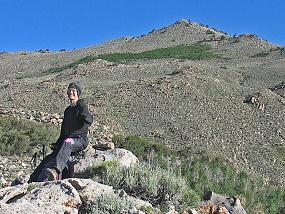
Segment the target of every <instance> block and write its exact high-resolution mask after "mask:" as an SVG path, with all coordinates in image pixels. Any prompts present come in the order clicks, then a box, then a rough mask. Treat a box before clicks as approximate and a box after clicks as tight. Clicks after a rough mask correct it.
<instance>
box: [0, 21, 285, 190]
mask: <svg viewBox="0 0 285 214" xmlns="http://www.w3.org/2000/svg"><path fill="white" fill-rule="evenodd" d="M196 43H198V44H209V45H210V46H211V47H212V51H213V52H214V53H216V54H220V56H221V57H218V58H211V59H203V60H190V59H171V58H169V59H139V60H129V61H122V62H116V63H113V62H107V61H104V60H101V59H97V60H95V59H94V60H93V61H91V62H88V63H81V64H78V65H77V66H74V67H67V68H66V69H63V70H61V71H60V72H55V73H51V72H49V69H50V68H56V67H60V66H62V65H69V64H70V63H72V62H76V60H79V59H82V58H83V57H86V56H90V55H92V56H97V55H98V54H104V53H113V52H118V53H124V52H132V53H140V52H143V51H149V50H153V49H157V48H165V47H173V46H176V45H180V44H196ZM0 58H1V61H0V72H1V77H0V87H1V90H0V97H1V100H2V107H7V108H9V107H16V108H20V107H21V108H26V109H35V110H37V111H47V112H51V113H54V112H57V113H62V111H63V108H64V107H65V106H66V105H67V104H68V103H67V101H66V98H65V97H66V96H65V93H66V92H65V91H66V86H67V84H68V83H69V82H70V81H72V80H74V79H79V80H80V81H81V83H82V85H83V88H84V95H83V96H84V97H85V98H86V99H87V100H88V102H89V103H90V108H91V110H92V112H94V113H95V114H96V119H97V121H99V122H100V124H107V125H109V126H112V128H113V129H114V131H115V132H116V133H123V134H139V135H143V136H147V137H149V138H151V139H154V140H155V141H158V142H161V143H163V144H166V145H169V146H170V147H174V148H177V149H187V150H189V154H191V152H195V151H201V150H209V151H212V152H214V153H218V154H220V155H223V156H225V157H226V158H227V159H228V160H229V161H230V162H233V163H234V164H236V166H238V167H239V168H245V169H247V170H248V171H250V172H252V173H253V174H260V175H262V176H265V177H266V178H268V179H270V180H271V181H273V182H276V183H280V184H284V181H285V180H284V167H285V159H284V158H283V155H284V154H283V151H284V149H285V142H284V139H285V138H284V137H285V129H284V116H285V115H284V103H285V100H284V99H285V98H284V96H281V95H282V93H276V90H272V89H273V88H274V87H275V86H278V85H280V84H281V83H282V81H284V77H285V71H284V65H285V58H284V49H283V48H282V47H279V46H276V45H273V44H270V43H268V42H266V41H263V40H262V39H259V38H258V37H257V36H255V35H241V36H237V37H231V36H228V35H226V34H225V33H222V32H218V31H216V30H214V29H210V28H207V27H204V26H201V25H199V24H196V23H191V22H189V21H186V20H181V21H178V22H177V23H175V24H173V25H170V26H168V27H165V28H163V29H159V30H154V31H152V32H150V33H149V34H147V35H144V36H141V37H132V38H121V39H118V40H114V41H110V42H107V43H105V44H102V45H99V46H94V47H89V48H85V49H79V50H75V51H68V52H54V53H2V54H1V55H0ZM280 90H281V92H282V90H284V88H283V89H282V87H281V89H280ZM280 94H281V95H280ZM252 97H254V99H256V102H251V101H252V99H251V98H252Z"/></svg>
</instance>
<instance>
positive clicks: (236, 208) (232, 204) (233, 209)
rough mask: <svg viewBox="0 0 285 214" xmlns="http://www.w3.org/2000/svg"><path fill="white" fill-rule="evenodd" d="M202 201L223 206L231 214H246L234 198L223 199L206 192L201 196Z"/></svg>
mask: <svg viewBox="0 0 285 214" xmlns="http://www.w3.org/2000/svg"><path fill="white" fill-rule="evenodd" d="M203 200H204V203H208V204H214V205H217V206H223V207H225V208H226V209H227V211H228V212H229V213H231V214H246V212H245V210H244V208H243V207H242V206H241V202H240V200H239V199H238V198H236V197H225V196H222V195H219V194H216V193H214V192H212V191H208V192H206V193H205V195H204V196H203Z"/></svg>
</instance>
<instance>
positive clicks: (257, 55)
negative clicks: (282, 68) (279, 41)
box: [251, 52, 269, 58]
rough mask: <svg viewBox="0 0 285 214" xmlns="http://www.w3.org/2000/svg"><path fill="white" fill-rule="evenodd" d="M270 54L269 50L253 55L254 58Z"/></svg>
mask: <svg viewBox="0 0 285 214" xmlns="http://www.w3.org/2000/svg"><path fill="white" fill-rule="evenodd" d="M268 54H269V52H260V53H257V54H254V55H252V56H251V57H253V58H257V57H266V56H268Z"/></svg>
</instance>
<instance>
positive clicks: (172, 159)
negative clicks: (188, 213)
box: [114, 136, 285, 214]
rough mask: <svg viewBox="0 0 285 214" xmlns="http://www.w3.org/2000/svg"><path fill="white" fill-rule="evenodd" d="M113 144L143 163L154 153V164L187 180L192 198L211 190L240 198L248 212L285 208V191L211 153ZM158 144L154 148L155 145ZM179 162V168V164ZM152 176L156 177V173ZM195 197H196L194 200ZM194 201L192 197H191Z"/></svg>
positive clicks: (141, 141) (132, 141)
mask: <svg viewBox="0 0 285 214" xmlns="http://www.w3.org/2000/svg"><path fill="white" fill-rule="evenodd" d="M114 142H115V144H116V145H119V146H121V147H123V148H126V149H128V150H130V151H132V152H133V153H134V154H135V155H137V157H138V158H139V159H140V160H144V161H147V162H149V155H148V154H149V153H150V151H153V152H154V153H155V154H154V155H152V156H154V157H155V159H156V160H155V161H152V162H151V163H155V164H157V165H158V166H159V167H160V168H161V169H165V170H166V171H167V169H172V172H173V173H175V174H176V175H177V173H178V174H179V176H180V177H182V178H183V179H186V180H187V186H188V189H189V190H191V191H190V195H191V194H192V193H195V197H196V196H197V194H198V196H200V197H202V196H203V194H204V192H205V191H208V190H211V191H214V192H216V193H218V194H222V195H226V196H237V197H240V198H241V199H242V205H243V206H244V208H245V210H246V211H247V212H248V213H254V212H255V211H257V210H258V211H260V212H261V213H269V214H276V213H280V210H281V209H283V207H285V188H284V187H275V186H273V185H270V184H265V182H263V180H262V178H261V177H252V176H250V175H249V174H248V173H246V172H245V171H236V170H235V168H234V167H233V166H232V165H231V164H229V163H228V162H227V161H226V160H225V159H224V158H223V157H221V156H217V155H215V154H212V153H209V152H205V151H202V152H199V153H196V154H195V153H191V148H185V149H183V150H182V151H173V150H171V149H169V148H167V147H166V146H163V145H157V144H156V143H154V142H151V141H149V140H147V139H145V138H143V137H138V136H129V137H126V138H124V137H123V136H115V137H114ZM154 145H155V147H154V148H156V149H153V146H154ZM177 160H178V161H179V160H183V161H180V165H179V164H178V165H177V164H176V161H177ZM153 174H155V173H154V172H153ZM195 197H194V198H195ZM190 198H192V196H190ZM181 203H182V204H185V205H183V206H184V207H186V206H187V204H188V206H190V204H191V202H190V203H189V202H187V200H186V198H185V196H184V198H183V199H182V201H181Z"/></svg>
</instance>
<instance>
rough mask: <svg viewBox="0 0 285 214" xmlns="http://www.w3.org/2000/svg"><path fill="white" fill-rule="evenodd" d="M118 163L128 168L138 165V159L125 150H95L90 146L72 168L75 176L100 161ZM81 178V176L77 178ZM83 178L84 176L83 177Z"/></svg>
mask: <svg viewBox="0 0 285 214" xmlns="http://www.w3.org/2000/svg"><path fill="white" fill-rule="evenodd" d="M112 160H116V161H118V162H119V163H120V164H121V165H122V166H125V167H130V166H133V165H135V164H136V163H138V158H137V157H136V156H135V155H134V154H133V153H132V152H130V151H128V150H125V149H119V148H116V149H112V150H105V151H100V150H95V149H94V148H92V147H91V146H88V148H87V151H86V152H85V154H84V157H83V158H81V157H79V158H78V159H77V161H76V162H77V163H76V165H75V166H74V171H75V174H76V175H82V174H84V172H85V171H86V169H88V168H89V167H91V166H93V165H94V164H98V163H100V162H102V161H112ZM79 177H81V176H79ZM83 177H84V176H83Z"/></svg>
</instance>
